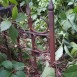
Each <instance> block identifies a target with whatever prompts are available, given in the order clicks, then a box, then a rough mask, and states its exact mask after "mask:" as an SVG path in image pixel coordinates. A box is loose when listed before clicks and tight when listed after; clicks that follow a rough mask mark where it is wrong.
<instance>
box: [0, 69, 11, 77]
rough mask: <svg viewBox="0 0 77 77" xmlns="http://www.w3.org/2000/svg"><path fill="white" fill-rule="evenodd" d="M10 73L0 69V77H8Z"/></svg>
mask: <svg viewBox="0 0 77 77" xmlns="http://www.w3.org/2000/svg"><path fill="white" fill-rule="evenodd" d="M10 74H11V72H9V71H7V70H2V71H1V72H0V77H9V76H10Z"/></svg>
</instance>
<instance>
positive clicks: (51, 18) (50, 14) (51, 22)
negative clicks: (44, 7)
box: [48, 0, 55, 66]
mask: <svg viewBox="0 0 77 77" xmlns="http://www.w3.org/2000/svg"><path fill="white" fill-rule="evenodd" d="M48 21H49V50H50V60H51V66H53V63H54V61H55V40H54V6H53V3H52V0H51V1H50V3H49V7H48Z"/></svg>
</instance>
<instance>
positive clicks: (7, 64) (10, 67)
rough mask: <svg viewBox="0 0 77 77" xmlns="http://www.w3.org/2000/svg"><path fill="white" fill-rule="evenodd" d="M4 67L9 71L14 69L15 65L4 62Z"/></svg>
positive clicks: (7, 61)
mask: <svg viewBox="0 0 77 77" xmlns="http://www.w3.org/2000/svg"><path fill="white" fill-rule="evenodd" d="M2 65H3V67H5V68H7V69H12V68H13V64H12V62H11V61H9V60H6V61H3V62H2Z"/></svg>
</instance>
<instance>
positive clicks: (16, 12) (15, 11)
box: [12, 6, 18, 19]
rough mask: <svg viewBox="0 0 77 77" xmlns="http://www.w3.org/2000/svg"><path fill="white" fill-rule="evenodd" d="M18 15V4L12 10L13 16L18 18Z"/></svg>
mask: <svg viewBox="0 0 77 77" xmlns="http://www.w3.org/2000/svg"><path fill="white" fill-rule="evenodd" d="M17 15H18V9H17V7H16V6H14V8H13V10H12V18H13V19H16V18H17Z"/></svg>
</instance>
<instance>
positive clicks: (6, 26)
mask: <svg viewBox="0 0 77 77" xmlns="http://www.w3.org/2000/svg"><path fill="white" fill-rule="evenodd" d="M10 27H11V22H10V21H9V20H5V21H3V22H1V25H0V29H1V32H2V31H5V30H7V29H9V28H10Z"/></svg>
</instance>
